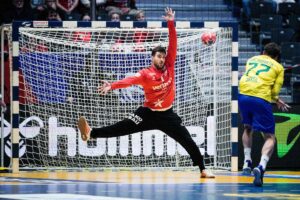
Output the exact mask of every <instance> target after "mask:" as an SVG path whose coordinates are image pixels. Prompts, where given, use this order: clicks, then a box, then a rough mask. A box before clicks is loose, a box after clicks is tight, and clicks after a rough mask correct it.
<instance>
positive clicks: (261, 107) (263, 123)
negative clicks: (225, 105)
mask: <svg viewBox="0 0 300 200" xmlns="http://www.w3.org/2000/svg"><path fill="white" fill-rule="evenodd" d="M256 106H257V109H256V110H255V114H254V117H253V126H252V127H253V129H254V130H257V131H261V132H263V133H264V137H265V143H264V146H263V148H262V152H261V153H262V155H261V160H260V163H259V165H258V166H257V167H255V168H254V169H253V174H254V181H253V183H254V185H255V186H262V185H263V177H264V173H265V171H266V166H267V163H268V161H269V159H270V157H271V155H272V153H273V150H274V146H275V143H276V138H275V134H274V133H275V119H274V116H273V112H272V105H271V103H269V102H266V101H264V100H262V99H259V100H258V101H257V103H256Z"/></svg>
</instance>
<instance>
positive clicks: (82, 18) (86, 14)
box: [81, 13, 91, 21]
mask: <svg viewBox="0 0 300 200" xmlns="http://www.w3.org/2000/svg"><path fill="white" fill-rule="evenodd" d="M81 20H82V21H91V17H90V15H89V14H88V13H84V14H83V15H82V17H81Z"/></svg>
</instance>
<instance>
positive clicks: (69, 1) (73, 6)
mask: <svg viewBox="0 0 300 200" xmlns="http://www.w3.org/2000/svg"><path fill="white" fill-rule="evenodd" d="M78 4H79V0H56V5H57V7H58V8H59V9H60V10H61V11H63V19H64V20H79V19H80V14H79V12H78V11H77V6H78Z"/></svg>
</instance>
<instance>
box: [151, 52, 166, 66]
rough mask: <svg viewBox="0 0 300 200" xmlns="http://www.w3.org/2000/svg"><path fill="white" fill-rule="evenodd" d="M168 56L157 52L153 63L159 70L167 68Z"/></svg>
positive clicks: (153, 57)
mask: <svg viewBox="0 0 300 200" xmlns="http://www.w3.org/2000/svg"><path fill="white" fill-rule="evenodd" d="M165 60H166V54H165V53H163V52H156V53H155V55H154V56H152V63H153V65H154V66H155V67H156V68H157V69H164V67H165Z"/></svg>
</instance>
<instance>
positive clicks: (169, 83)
mask: <svg viewBox="0 0 300 200" xmlns="http://www.w3.org/2000/svg"><path fill="white" fill-rule="evenodd" d="M168 28H169V47H168V52H167V55H166V59H165V70H164V71H163V70H159V69H157V68H156V67H155V66H154V65H151V66H149V67H148V68H145V69H142V70H140V71H139V72H138V73H136V74H135V75H134V76H130V77H126V78H124V79H122V80H120V81H116V82H114V83H112V84H111V89H119V88H126V87H129V86H131V85H140V86H142V87H143V88H144V92H145V103H144V106H145V107H148V108H150V109H151V110H161V111H162V110H167V109H169V108H171V107H172V103H173V101H174V98H175V60H176V52H177V35H176V30H175V25H174V21H168Z"/></svg>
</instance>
